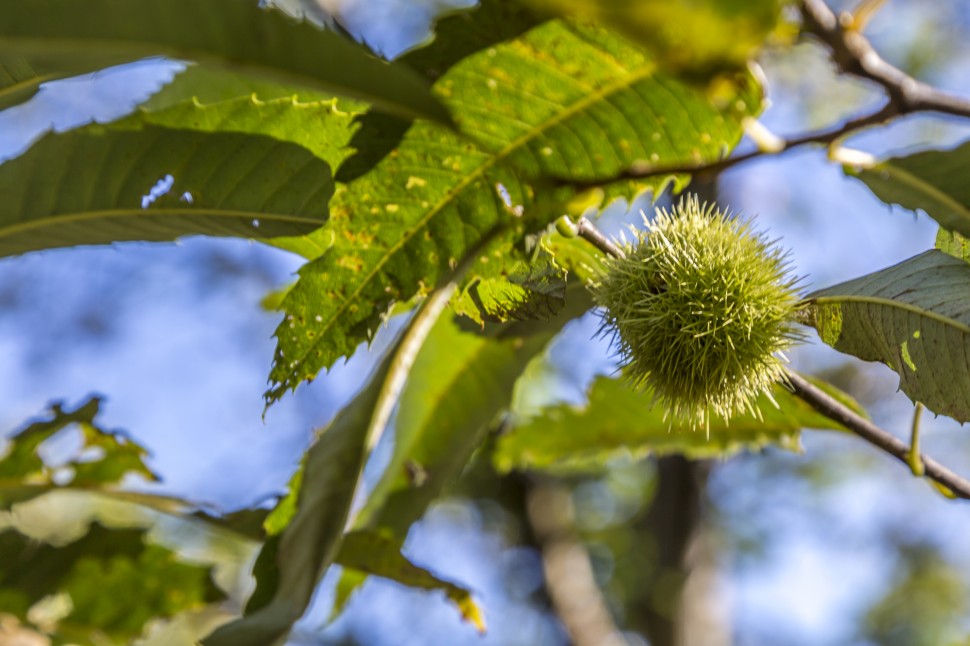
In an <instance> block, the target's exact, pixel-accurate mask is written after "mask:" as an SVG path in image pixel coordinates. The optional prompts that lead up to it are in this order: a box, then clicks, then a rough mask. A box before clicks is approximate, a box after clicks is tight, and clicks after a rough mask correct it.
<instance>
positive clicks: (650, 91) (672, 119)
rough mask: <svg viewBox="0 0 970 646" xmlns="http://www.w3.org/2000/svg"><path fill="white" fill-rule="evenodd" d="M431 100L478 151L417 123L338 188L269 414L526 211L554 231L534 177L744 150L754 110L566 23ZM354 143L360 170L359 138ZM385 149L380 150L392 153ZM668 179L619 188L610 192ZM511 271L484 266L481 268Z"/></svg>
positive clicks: (282, 345)
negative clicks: (393, 309)
mask: <svg viewBox="0 0 970 646" xmlns="http://www.w3.org/2000/svg"><path fill="white" fill-rule="evenodd" d="M434 89H435V92H436V94H437V95H438V96H439V97H440V98H441V99H442V101H443V102H444V103H445V104H446V105H448V106H449V107H450V108H451V109H452V110H453V112H454V113H455V115H456V120H457V121H458V123H459V126H460V128H461V129H462V130H463V131H464V133H465V134H466V135H467V136H468V137H469V138H470V139H472V140H474V141H475V142H477V145H476V144H473V143H471V142H470V141H469V140H468V139H463V138H461V137H459V136H458V135H456V134H454V133H452V132H450V131H447V130H444V129H440V128H436V127H434V126H432V125H431V124H427V123H422V122H419V123H417V124H415V125H414V126H412V127H411V128H410V130H408V131H407V132H406V133H404V134H403V138H402V139H401V142H400V145H399V146H398V147H397V149H396V150H395V151H394V154H392V155H389V156H387V157H386V158H384V159H383V160H382V161H381V162H380V163H379V164H378V165H377V166H374V167H373V168H372V169H371V170H370V171H369V172H367V173H366V174H363V175H361V176H359V177H357V178H356V179H354V180H353V181H352V182H350V183H349V184H348V185H347V186H346V188H343V189H341V190H338V191H337V192H336V194H335V196H334V200H333V202H332V204H331V220H330V222H329V224H328V226H327V227H325V228H324V229H322V230H321V231H320V232H319V233H316V234H313V235H312V236H311V238H320V239H321V240H322V242H321V244H323V245H332V246H330V247H329V249H328V251H327V252H326V253H325V254H324V255H323V256H321V257H320V258H318V259H317V260H315V261H313V262H311V263H309V264H308V265H307V266H305V267H304V268H303V269H302V270H301V272H300V280H299V282H298V283H297V285H296V286H295V287H294V289H293V290H292V291H291V292H290V294H289V295H288V296H287V298H286V300H285V302H284V307H285V309H286V312H287V314H288V315H287V317H286V320H285V321H284V322H283V324H282V325H281V326H280V327H279V329H278V330H277V338H278V342H279V345H278V348H277V356H276V358H275V361H274V367H273V371H272V373H271V381H272V382H273V384H274V385H273V386H272V387H271V388H270V390H269V391H268V392H267V395H266V396H267V401H268V402H270V403H272V402H273V401H276V400H278V399H279V398H280V397H281V396H282V395H283V393H284V392H286V390H288V389H292V388H295V387H296V386H297V385H298V384H299V383H300V382H301V381H303V380H305V379H308V378H312V377H313V376H315V375H316V374H317V372H319V371H320V370H321V369H323V368H326V367H329V366H330V365H332V364H333V363H334V361H336V360H337V359H338V358H340V357H342V356H349V355H350V354H351V353H352V352H353V351H354V349H355V348H356V347H357V346H358V345H359V344H360V342H361V341H363V340H366V339H368V338H369V337H370V335H371V334H372V333H373V331H374V330H376V329H377V327H378V326H379V325H380V322H381V318H382V316H383V314H384V313H385V312H386V311H387V309H388V308H389V307H390V305H391V304H392V303H394V302H395V301H399V300H408V299H409V298H411V297H412V296H413V295H414V294H416V293H419V292H420V291H421V290H422V289H423V288H426V287H427V286H428V285H432V284H434V283H435V282H436V281H437V280H438V277H439V276H440V275H441V274H442V272H444V271H446V270H447V268H448V267H449V265H450V264H452V263H453V262H454V261H455V259H456V258H460V257H462V255H463V254H464V251H465V250H466V249H467V248H468V247H469V246H470V245H472V244H474V243H475V242H476V241H477V240H478V238H479V236H480V235H481V232H482V231H486V230H488V229H490V228H491V227H492V226H493V225H494V224H495V223H496V222H500V221H510V220H511V221H517V220H515V219H514V218H517V217H518V216H520V215H523V216H524V220H525V221H527V222H528V224H529V226H530V227H534V228H539V227H541V226H542V225H544V224H545V223H546V222H548V221H549V220H550V219H552V217H553V216H554V212H553V211H551V210H546V209H541V210H540V209H538V208H537V206H536V202H535V198H534V195H535V193H534V191H535V188H536V187H535V186H534V185H532V184H529V182H531V181H532V179H530V178H536V179H535V182H534V183H538V184H541V180H539V179H538V178H541V177H543V176H546V175H554V176H557V177H560V178H572V179H588V178H596V177H602V176H604V175H611V174H614V173H617V172H619V171H621V170H623V169H625V168H627V167H628V166H630V165H632V164H634V163H635V162H638V161H640V162H646V163H650V164H660V165H663V164H677V163H681V164H683V163H702V162H704V161H705V160H708V161H709V160H712V159H719V158H720V157H722V156H723V155H726V154H727V152H728V151H729V150H730V149H731V147H733V146H734V145H735V144H736V143H737V141H738V139H739V138H740V136H741V127H740V121H741V118H742V117H744V116H746V115H751V114H755V113H757V112H758V111H759V110H760V107H761V97H760V89H759V88H758V87H757V86H756V84H755V83H754V81H753V80H752V79H751V78H750V77H748V76H742V77H739V78H738V79H737V85H736V86H732V89H731V91H730V92H728V93H727V95H725V96H721V97H720V98H719V99H717V100H715V99H712V98H711V97H710V96H708V95H707V94H706V93H705V92H704V91H702V90H700V89H698V88H696V87H693V86H689V85H685V84H682V83H680V82H678V81H677V80H676V79H673V78H671V77H667V76H663V75H660V74H658V73H657V71H656V64H655V63H654V62H653V61H651V60H650V59H649V58H647V57H646V56H645V55H644V54H643V53H642V51H641V50H640V49H639V48H637V47H635V46H633V45H631V44H630V43H628V42H627V41H625V40H624V39H622V38H620V37H618V36H616V35H614V34H611V33H609V32H606V31H603V30H598V29H595V28H592V27H585V26H583V27H581V26H576V25H573V24H570V23H566V22H561V21H553V22H549V23H545V24H543V25H541V26H539V27H537V28H535V29H533V30H531V31H529V32H527V33H526V34H525V35H523V36H522V37H520V38H518V39H516V40H513V41H508V42H505V43H501V44H499V45H497V46H495V47H491V48H488V49H486V50H484V51H481V52H478V53H476V54H473V55H471V56H468V57H467V58H465V59H463V60H462V61H461V62H459V63H458V64H456V65H454V66H452V67H451V68H450V69H449V70H448V72H447V73H446V74H445V75H444V76H442V77H441V79H439V80H438V82H437V83H436V84H435V88H434ZM388 128H391V126H390V125H388ZM391 130H393V128H391ZM392 134H394V133H393V132H389V134H388V135H387V136H391V135H392ZM398 136H400V134H399V133H398ZM374 137H375V139H376V138H377V135H376V134H375V135H374ZM355 143H356V145H357V146H358V148H360V149H362V150H363V152H358V156H360V157H363V158H365V159H366V158H367V157H368V153H367V151H366V149H365V145H366V142H365V141H356V142H355ZM385 144H386V142H383V141H381V140H380V139H377V143H376V144H375V145H376V146H377V147H378V149H379V150H381V151H385V152H386V146H385ZM352 163H354V159H353V158H352V159H350V160H348V161H347V162H346V163H345V166H344V168H343V169H341V171H340V173H338V177H339V176H340V175H341V174H343V173H344V172H345V169H346V167H347V165H348V164H352ZM670 180H671V178H670V177H659V178H653V179H651V180H649V181H646V182H643V183H635V182H633V183H629V182H628V183H624V184H623V185H622V186H618V187H615V188H614V189H613V193H612V195H614V196H618V195H625V196H628V197H630V196H633V195H634V194H636V193H638V192H640V191H643V190H646V189H649V188H652V189H655V190H656V189H659V188H661V187H662V186H665V185H666V184H667V183H668V182H669V181H670ZM570 194H571V193H569V192H568V191H567V192H566V193H563V192H562V191H559V192H558V193H556V197H559V198H561V197H568V195H570ZM547 197H548V196H547ZM505 260H506V259H505V258H504V257H502V256H501V255H499V257H492V258H484V257H483V259H482V266H483V267H485V268H486V270H488V269H487V266H488V265H489V263H498V264H499V265H500V266H501V264H502V263H503V262H505ZM493 271H494V270H493Z"/></svg>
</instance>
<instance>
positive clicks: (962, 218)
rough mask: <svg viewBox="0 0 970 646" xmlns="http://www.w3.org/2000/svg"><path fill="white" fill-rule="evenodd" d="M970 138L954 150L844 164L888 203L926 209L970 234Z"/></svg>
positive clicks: (945, 224)
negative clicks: (860, 165) (867, 164)
mask: <svg viewBox="0 0 970 646" xmlns="http://www.w3.org/2000/svg"><path fill="white" fill-rule="evenodd" d="M968 167H970V142H966V143H964V144H962V145H960V146H957V147H956V148H954V149H952V150H929V151H925V152H919V153H915V154H912V155H908V156H906V157H893V158H890V159H887V160H885V161H882V162H879V163H878V164H875V165H873V166H872V167H870V168H862V169H856V168H853V167H850V166H846V167H845V171H846V173H848V174H849V175H852V176H854V177H858V178H859V179H861V180H862V181H863V182H865V183H866V186H868V187H869V189H870V190H871V191H872V192H873V193H875V194H876V196H877V197H878V198H879V199H881V200H882V201H883V202H886V203H887V204H898V205H900V206H902V207H903V208H907V209H910V210H912V211H916V210H921V211H925V212H926V213H927V215H929V216H930V217H931V218H933V219H934V220H936V221H937V222H939V223H940V226H942V227H944V228H946V229H950V230H952V231H958V232H959V233H962V234H963V235H965V236H970V183H968V182H967V181H966V177H967V168H968Z"/></svg>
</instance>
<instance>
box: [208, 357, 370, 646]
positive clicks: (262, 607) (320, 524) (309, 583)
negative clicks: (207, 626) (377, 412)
mask: <svg viewBox="0 0 970 646" xmlns="http://www.w3.org/2000/svg"><path fill="white" fill-rule="evenodd" d="M388 363H389V362H388V361H385V362H384V364H383V365H382V366H381V368H380V369H379V370H378V372H377V373H376V374H375V375H374V377H373V378H372V379H371V381H370V382H369V383H368V385H367V387H366V388H365V389H364V390H363V391H361V393H360V394H359V395H358V396H357V397H356V398H355V399H354V400H353V402H351V403H350V404H349V405H348V406H346V407H345V408H343V409H342V410H341V411H340V412H339V413H338V414H337V417H336V418H334V420H333V422H331V423H330V425H329V426H328V427H327V428H326V429H325V430H324V432H323V434H322V435H321V437H320V439H319V440H318V441H317V443H316V444H314V445H313V446H312V447H311V448H310V450H309V452H308V453H307V455H306V464H305V467H304V468H303V469H302V471H303V473H304V474H305V475H304V477H303V485H302V486H301V487H300V488H299V490H298V497H297V503H296V504H295V505H294V506H293V508H292V514H293V515H292V517H291V518H290V519H288V520H289V522H288V523H287V524H286V528H285V530H283V531H282V533H280V534H278V535H277V536H275V537H274V538H271V539H270V542H269V543H267V546H265V547H264V548H263V553H264V554H269V555H271V556H272V557H274V558H273V560H272V561H270V562H269V563H267V564H266V567H265V568H263V569H262V574H263V577H262V578H261V577H260V576H259V573H260V568H259V567H258V564H257V589H256V592H255V593H254V600H257V602H256V603H255V604H254V600H250V603H249V605H247V607H246V616H245V617H244V618H243V619H240V620H237V621H234V622H231V623H229V624H227V625H225V626H222V627H221V628H219V629H217V630H216V631H215V632H214V633H213V634H212V635H210V636H209V637H207V638H206V639H205V641H204V643H205V644H206V646H220V645H222V644H225V645H226V646H229V645H232V646H237V645H238V646H245V645H248V644H252V645H253V646H268V645H269V644H277V643H283V638H284V637H285V636H286V634H287V633H288V632H289V629H290V626H292V625H293V623H295V622H296V620H297V619H299V618H300V617H301V616H302V615H303V612H304V610H305V609H306V607H307V605H308V604H309V602H310V598H311V597H312V595H313V591H314V590H315V589H316V586H317V583H318V582H319V580H320V579H321V578H322V577H323V574H324V572H325V571H326V569H327V568H328V567H329V566H330V564H331V563H333V560H334V557H335V556H336V554H337V550H338V549H339V546H340V541H341V537H342V535H343V530H344V525H345V524H346V522H347V516H348V514H349V513H350V504H351V501H352V499H353V495H354V492H355V491H356V489H357V482H358V480H359V478H360V474H361V469H362V468H363V464H364V458H365V456H366V453H367V451H366V448H367V435H368V433H367V431H368V429H369V428H370V422H371V416H372V413H373V410H374V408H375V406H376V405H377V402H378V397H379V395H380V392H381V390H382V387H383V383H384V377H385V376H386V374H387V367H388ZM260 558H261V559H262V558H263V554H261V555H260ZM274 564H275V566H276V567H275V568H274V567H273V565H274Z"/></svg>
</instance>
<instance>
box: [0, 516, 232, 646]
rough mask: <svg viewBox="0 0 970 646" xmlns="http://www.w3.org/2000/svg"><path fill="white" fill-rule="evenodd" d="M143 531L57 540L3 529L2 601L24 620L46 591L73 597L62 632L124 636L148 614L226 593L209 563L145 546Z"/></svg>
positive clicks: (98, 531) (99, 530)
mask: <svg viewBox="0 0 970 646" xmlns="http://www.w3.org/2000/svg"><path fill="white" fill-rule="evenodd" d="M144 533H145V532H144V530H137V529H128V530H109V529H105V528H103V527H101V526H100V525H92V526H91V529H90V530H89V532H88V533H87V535H86V536H85V537H84V538H82V539H80V540H78V541H76V542H74V543H71V544H69V545H65V546H55V545H47V544H42V545H38V544H37V542H36V541H35V540H34V539H31V538H29V537H27V536H24V535H23V534H21V533H19V532H17V531H15V530H9V529H8V530H7V531H5V532H4V531H0V554H2V555H3V559H0V599H2V600H3V601H2V602H0V606H2V607H3V608H4V610H5V611H7V612H13V613H14V614H16V615H17V616H19V617H21V618H23V619H26V618H27V616H28V614H27V611H28V610H29V609H30V607H31V606H33V605H34V604H35V603H37V602H38V601H40V600H41V599H43V598H44V597H47V596H48V595H55V594H65V595H67V596H68V597H70V601H71V610H70V612H69V613H68V614H67V615H66V616H65V617H64V618H63V621H64V622H65V624H66V626H65V630H66V631H68V632H67V635H65V636H71V637H74V638H75V639H78V638H84V639H86V640H90V639H92V638H94V637H95V636H96V635H100V634H105V635H110V636H112V637H113V638H115V639H125V640H126V641H127V639H130V638H132V637H136V636H138V635H139V634H140V633H141V632H142V628H143V627H144V625H145V623H146V622H148V621H149V620H151V619H155V618H158V617H170V616H172V615H174V614H176V613H178V612H180V611H182V610H186V609H190V608H197V607H200V606H203V605H206V604H207V603H211V602H213V601H217V600H219V599H222V598H223V596H224V595H222V594H221V593H220V592H219V591H218V590H217V589H216V588H215V587H214V585H213V584H212V582H211V579H210V573H209V568H207V567H203V566H198V565H189V564H187V563H182V562H179V561H178V560H177V559H176V557H175V555H174V554H173V553H172V552H171V551H170V550H167V549H165V548H163V547H160V546H158V545H150V544H147V543H146V542H145V539H144ZM133 593H135V594H133ZM51 632H53V634H55V635H59V634H60V632H61V631H60V630H57V629H54V630H53V631H51Z"/></svg>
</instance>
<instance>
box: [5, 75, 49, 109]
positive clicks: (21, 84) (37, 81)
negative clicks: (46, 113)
mask: <svg viewBox="0 0 970 646" xmlns="http://www.w3.org/2000/svg"><path fill="white" fill-rule="evenodd" d="M59 78H61V75H60V74H38V75H37V76H33V77H31V78H29V79H24V80H23V81H17V82H16V83H14V84H12V85H8V86H7V87H5V88H2V89H0V103H2V102H3V100H4V99H5V98H6V97H9V96H13V95H15V94H16V93H17V92H20V91H22V90H24V89H26V88H29V87H31V86H37V87H40V85H41V84H42V83H46V82H48V81H55V80H57V79H59Z"/></svg>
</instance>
